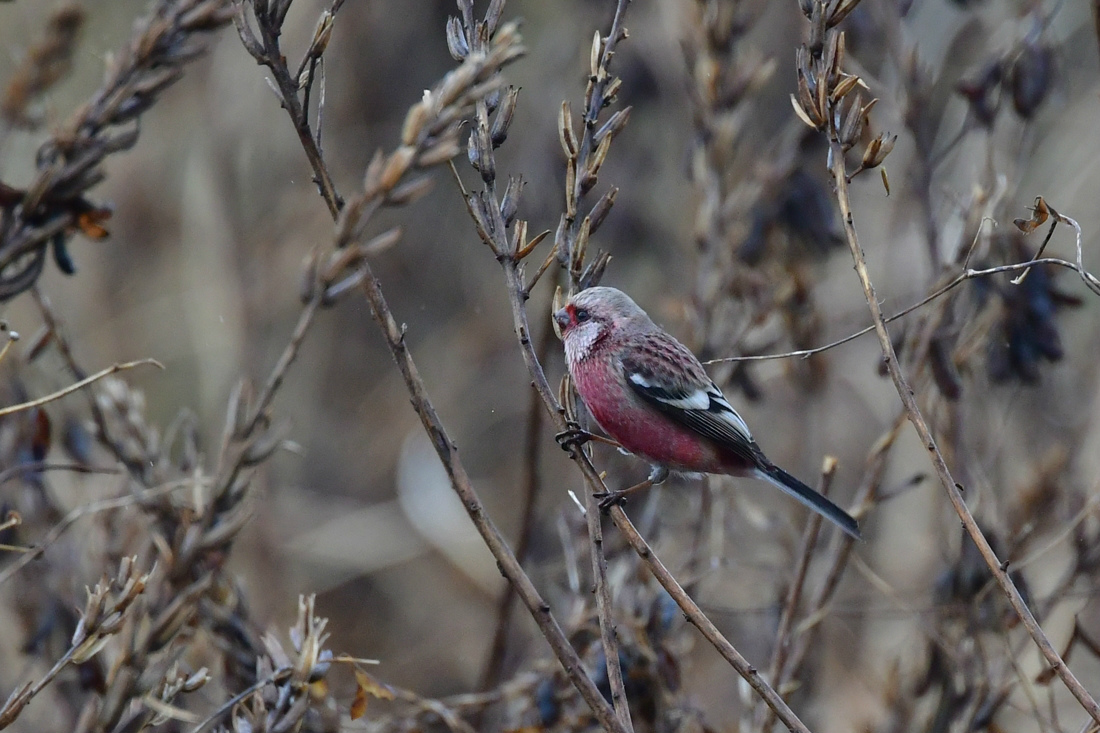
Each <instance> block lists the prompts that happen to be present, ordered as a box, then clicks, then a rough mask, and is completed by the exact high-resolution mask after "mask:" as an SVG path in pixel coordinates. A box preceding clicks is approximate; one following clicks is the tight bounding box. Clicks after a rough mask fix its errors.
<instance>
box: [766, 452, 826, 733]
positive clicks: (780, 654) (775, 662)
mask: <svg viewBox="0 0 1100 733" xmlns="http://www.w3.org/2000/svg"><path fill="white" fill-rule="evenodd" d="M836 468H837V460H836V458H834V457H833V456H826V457H825V461H824V465H823V466H822V468H821V479H820V481H819V482H818V491H819V492H820V493H821V495H822V496H827V495H828V493H829V488H830V487H831V486H832V484H833V477H835V476H836ZM821 519H822V518H821V515H820V514H818V513H817V512H811V513H810V516H809V518H808V519H807V520H806V528H805V530H803V532H802V541H801V543H800V544H799V548H798V560H797V562H796V563H795V566H794V577H793V578H792V579H791V584H790V587H788V588H787V597H786V598H785V599H784V601H783V612H782V613H781V614H780V616H779V627H778V628H777V629H776V632H775V648H774V649H773V651H772V662H771V665H770V666H769V667H768V680H769V681H770V682H771V683H772V684H773V685H775V686H776V687H779V675H780V673H781V672H782V671H783V666H784V665H785V664H786V663H787V655H788V653H789V652H790V642H791V629H792V627H793V626H794V616H795V614H796V613H798V606H799V604H800V603H801V602H802V589H803V588H804V587H805V584H806V575H807V573H808V572H809V569H810V560H811V559H812V558H813V552H814V547H816V545H817V535H818V533H819V532H820V531H821ZM780 689H782V688H780ZM781 694H782V693H781ZM774 724H775V713H774V711H772V710H771V709H770V708H769V709H768V711H767V716H766V717H765V719H764V724H763V725H762V726H761V727H760V730H762V731H770V730H771V729H772V726H773V725H774Z"/></svg>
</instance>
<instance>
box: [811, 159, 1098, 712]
mask: <svg viewBox="0 0 1100 733" xmlns="http://www.w3.org/2000/svg"><path fill="white" fill-rule="evenodd" d="M829 151H830V154H831V160H832V165H831V166H830V173H831V174H832V177H833V180H834V182H835V184H836V197H837V203H838V204H839V205H840V214H841V217H842V219H843V221H844V234H845V237H846V238H847V240H848V248H849V249H850V250H851V252H852V259H853V260H854V262H855V270H856V275H857V276H858V277H859V282H860V285H861V286H862V287H863V295H864V298H865V299H866V300H867V306H868V307H869V308H870V310H871V318H872V320H873V321H874V325H875V334H876V335H877V336H878V340H879V346H880V347H881V348H882V357H883V361H884V362H885V364H886V369H887V371H888V372H889V373H890V378H891V379H892V380H893V382H894V387H895V388H896V389H897V392H898V396H899V397H901V402H902V405H904V406H905V412H906V415H907V417H908V418H909V422H911V423H912V424H913V428H914V429H915V430H916V431H917V435H918V436H919V437H920V440H921V443H922V444H923V445H924V446H925V448H926V449H927V450H928V453H929V455H930V457H931V460H932V466H933V468H934V469H935V472H936V477H937V478H939V480H940V483H941V484H942V485H943V488H944V490H945V491H946V492H947V498H948V499H949V500H950V501H951V506H952V507H954V509H955V513H956V514H958V516H959V519H960V520H961V521H962V524H963V527H964V528H965V529H966V532H967V534H969V535H970V537H971V539H972V540H974V544H975V545H976V546H977V548H978V552H980V553H981V555H982V559H983V560H985V563H986V565H988V566H989V571H990V572H991V573H992V574H993V577H994V579H995V580H996V581H997V584H998V585H999V586H1001V589H1002V590H1003V591H1004V593H1005V595H1006V596H1007V597H1008V601H1009V603H1010V604H1011V605H1012V608H1013V610H1014V611H1015V612H1016V614H1017V616H1019V617H1020V620H1021V621H1022V622H1023V625H1024V628H1026V629H1027V632H1028V634H1030V635H1031V638H1032V639H1033V640H1034V641H1035V645H1036V646H1038V647H1039V651H1040V652H1041V653H1042V655H1043V657H1044V658H1045V659H1046V660H1047V662H1048V663H1049V664H1050V665H1051V667H1052V668H1053V670H1054V672H1055V673H1056V674H1057V675H1058V676H1059V677H1060V678H1061V679H1062V682H1063V683H1064V684H1065V685H1066V687H1067V688H1068V689H1069V691H1070V692H1071V693H1072V694H1073V696H1074V697H1075V698H1077V701H1078V702H1080V703H1081V706H1082V707H1083V708H1085V711H1086V712H1088V714H1089V715H1090V716H1092V718H1093V720H1095V721H1097V722H1098V723H1100V705H1097V704H1096V700H1094V699H1093V697H1092V695H1090V694H1089V692H1088V690H1086V689H1085V687H1084V685H1082V684H1081V682H1080V680H1078V679H1077V677H1076V676H1075V675H1074V674H1073V672H1072V671H1071V670H1070V669H1069V667H1068V666H1066V663H1065V661H1063V660H1062V657H1061V656H1060V655H1059V654H1058V652H1057V650H1055V648H1054V646H1053V645H1052V644H1051V643H1050V640H1049V639H1048V638H1047V636H1046V634H1045V633H1044V632H1043V629H1042V628H1041V627H1040V626H1039V622H1038V621H1036V620H1035V616H1034V615H1032V613H1031V609H1029V608H1028V607H1027V604H1026V603H1025V602H1024V599H1023V597H1021V595H1020V591H1019V589H1017V588H1016V585H1015V583H1013V582H1012V579H1011V578H1010V577H1009V575H1008V572H1007V570H1008V563H1007V562H1003V563H1002V562H1001V560H1000V559H999V558H998V557H997V555H996V553H995V552H993V548H992V547H990V545H989V542H988V541H987V540H986V538H985V535H983V534H982V531H981V529H980V528H979V527H978V523H977V521H975V519H974V515H972V514H971V513H970V510H969V509H968V508H967V506H966V502H965V501H964V500H963V496H962V491H961V488H962V487H961V486H960V485H959V484H957V483H955V480H954V478H952V476H951V471H950V469H949V468H948V467H947V463H946V461H944V458H943V454H942V453H941V452H940V449H939V447H938V446H937V445H936V440H935V438H934V437H933V436H932V431H931V430H930V429H929V428H928V423H927V422H925V420H924V416H923V415H922V414H921V411H920V407H918V405H917V400H916V396H915V393H914V391H913V389H912V388H911V387H910V386H909V383H908V382H907V381H906V378H905V375H904V374H902V372H901V367H900V365H899V364H898V360H897V354H895V353H894V346H893V344H892V343H891V341H890V333H889V332H888V331H887V330H886V319H885V318H884V317H883V315H882V309H881V308H880V307H879V302H878V296H877V295H876V294H875V288H874V285H873V284H872V283H871V277H870V275H869V273H868V272H867V262H866V259H865V258H864V255H863V249H862V248H861V247H860V245H859V238H858V236H857V234H856V228H855V222H854V218H853V216H852V206H851V199H850V197H849V193H848V177H847V171H846V170H845V162H844V150H843V148H842V146H841V144H840V143H839V142H837V141H836V140H834V139H830V141H829Z"/></svg>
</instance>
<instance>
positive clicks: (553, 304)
mask: <svg viewBox="0 0 1100 733" xmlns="http://www.w3.org/2000/svg"><path fill="white" fill-rule="evenodd" d="M562 305H563V302H562V295H561V285H558V286H557V287H555V288H554V297H553V299H552V300H551V301H550V316H551V317H550V325H551V326H553V328H554V334H555V335H556V336H557V337H558V340H559V341H560V340H561V327H560V326H558V319H556V318H554V317H553V316H554V314H555V313H557V312H558V311H559V310H561V308H562ZM568 377H569V374H568V372H567V373H566V375H565V377H562V385H563V386H564V385H565V380H566V379H568ZM558 401H559V402H561V403H562V404H563V405H564V404H565V402H566V401H565V400H564V399H562V396H561V392H560V390H559V394H558Z"/></svg>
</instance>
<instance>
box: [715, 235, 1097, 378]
mask: <svg viewBox="0 0 1100 733" xmlns="http://www.w3.org/2000/svg"><path fill="white" fill-rule="evenodd" d="M1065 218H1066V219H1068V218H1069V217H1065ZM1078 226H1080V225H1078ZM1079 236H1080V235H1079ZM1077 253H1078V261H1077V263H1076V264H1074V263H1073V262H1069V261H1067V260H1063V259H1060V258H1058V257H1044V258H1042V259H1034V260H1028V261H1027V262H1016V263H1013V264H1011V265H1000V266H998V267H989V268H985V269H982V270H972V269H968V270H966V271H964V272H962V273H960V274H958V275H956V276H955V277H954V278H953V279H952V280H951V281H950V282H948V283H947V284H946V285H943V286H942V287H939V288H937V289H935V290H933V291H932V292H931V293H929V294H928V295H927V296H925V297H924V298H922V299H921V300H920V301H918V302H916V303H914V304H913V305H911V306H909V307H908V308H905V309H904V310H901V311H898V312H897V313H895V314H893V315H892V316H887V317H885V318H883V323H891V322H893V321H896V320H897V319H899V318H901V317H903V316H907V315H909V314H910V313H912V312H913V311H915V310H917V309H918V308H922V307H924V306H926V305H928V304H929V303H931V302H932V301H933V300H935V299H936V298H939V297H940V296H941V295H943V294H945V293H947V292H949V291H951V290H954V289H955V288H956V287H957V286H958V285H961V284H962V283H964V282H966V281H967V280H973V279H975V278H979V277H988V276H990V275H997V274H999V273H1002V272H1014V271H1016V270H1024V271H1025V272H1026V271H1027V270H1029V269H1031V268H1032V267H1035V266H1036V265H1056V266H1058V267H1065V268H1067V269H1070V270H1073V271H1074V272H1076V273H1077V274H1078V275H1080V276H1081V279H1082V280H1083V281H1084V282H1085V284H1086V285H1087V286H1088V287H1089V289H1090V290H1094V292H1097V294H1098V295H1100V291H1096V290H1095V288H1098V287H1100V280H1097V278H1096V276H1094V275H1093V274H1092V273H1090V272H1089V271H1088V270H1085V269H1084V268H1083V266H1082V263H1081V247H1080V245H1078V248H1077ZM874 330H875V326H874V325H870V326H867V328H864V329H861V330H859V331H856V332H855V333H851V334H849V335H847V336H845V337H844V338H842V339H838V340H836V341H833V342H832V343H828V344H825V345H824V346H817V347H814V348H812V349H801V350H799V351H785V352H783V353H782V354H757V355H754V356H729V357H725V358H722V359H711V360H710V361H705V362H703V363H704V364H722V363H725V362H736V361H768V360H770V359H790V358H793V357H796V356H800V357H803V358H806V357H810V356H813V355H814V354H820V353H821V352H823V351H828V350H829V349H834V348H836V347H837V346H841V345H843V344H846V343H848V342H849V341H854V340H856V339H857V338H859V337H860V336H865V335H867V334H869V333H871V332H872V331H874Z"/></svg>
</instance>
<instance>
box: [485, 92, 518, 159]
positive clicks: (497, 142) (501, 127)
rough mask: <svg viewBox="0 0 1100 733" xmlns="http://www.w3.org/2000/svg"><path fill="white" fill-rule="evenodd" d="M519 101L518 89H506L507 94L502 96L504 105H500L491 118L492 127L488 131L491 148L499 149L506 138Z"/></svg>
mask: <svg viewBox="0 0 1100 733" xmlns="http://www.w3.org/2000/svg"><path fill="white" fill-rule="evenodd" d="M518 99H519V87H508V93H507V94H506V95H505V96H504V104H503V105H501V107H500V110H499V111H498V112H497V115H496V117H494V118H493V126H492V128H490V130H489V138H490V139H491V140H492V142H493V148H494V149H495V148H499V147H500V146H501V145H503V144H504V141H505V139H507V137H508V128H509V127H511V126H512V117H513V115H515V113H516V101H517V100H518Z"/></svg>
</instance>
